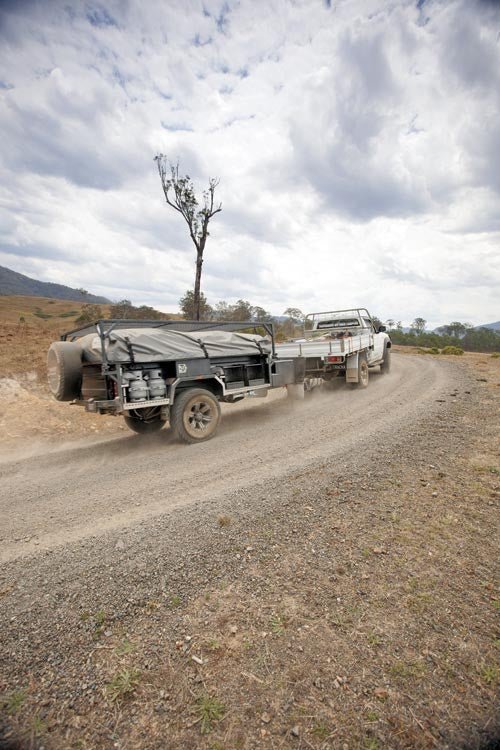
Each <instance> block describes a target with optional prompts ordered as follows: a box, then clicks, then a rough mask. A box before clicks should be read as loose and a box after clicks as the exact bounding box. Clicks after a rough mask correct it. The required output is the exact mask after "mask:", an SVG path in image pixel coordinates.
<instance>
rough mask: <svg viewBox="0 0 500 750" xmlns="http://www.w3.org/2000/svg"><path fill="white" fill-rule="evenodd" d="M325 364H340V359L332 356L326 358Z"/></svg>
mask: <svg viewBox="0 0 500 750" xmlns="http://www.w3.org/2000/svg"><path fill="white" fill-rule="evenodd" d="M326 361H327V362H342V357H333V356H332V355H330V356H328V357H327V358H326Z"/></svg>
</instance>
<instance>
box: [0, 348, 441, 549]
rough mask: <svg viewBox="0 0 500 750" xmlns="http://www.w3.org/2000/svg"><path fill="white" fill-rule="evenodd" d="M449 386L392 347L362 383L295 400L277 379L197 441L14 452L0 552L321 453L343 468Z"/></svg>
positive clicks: (71, 537)
mask: <svg viewBox="0 0 500 750" xmlns="http://www.w3.org/2000/svg"><path fill="white" fill-rule="evenodd" d="M447 389H449V376H448V372H447V368H446V367H443V366H442V365H439V364H438V363H437V362H436V361H435V360H432V359H430V358H423V357H420V358H417V359H408V358H404V357H401V358H400V361H399V362H398V366H397V367H396V368H393V372H392V373H390V374H388V375H380V374H379V373H378V372H375V371H374V372H373V374H372V376H371V381H370V385H369V388H368V389H356V390H355V391H354V390H350V389H348V388H347V387H346V386H344V387H343V388H342V389H341V390H340V391H336V392H334V393H331V392H328V393H324V392H321V393H320V392H313V393H311V394H310V395H309V396H308V397H307V399H306V401H305V402H304V403H300V404H298V403H294V404H291V403H290V402H289V401H288V399H286V396H285V395H284V393H285V392H284V389H280V390H279V391H277V392H275V393H273V394H271V398H269V397H268V399H266V400H263V399H248V400H247V401H245V402H243V403H241V404H238V405H228V406H226V407H225V408H224V414H223V420H222V425H221V429H220V431H219V434H218V435H217V436H216V438H215V439H214V440H212V441H210V442H207V443H205V444H201V445H198V446H189V447H188V446H186V445H184V444H179V443H176V442H174V440H173V438H172V436H171V435H170V433H169V431H168V430H164V431H162V432H161V433H159V434H157V435H155V436H152V437H148V438H144V436H135V435H132V434H128V433H127V434H126V435H124V436H123V437H122V438H119V439H115V440H111V441H106V442H101V443H96V442H95V441H94V442H93V443H91V444H86V445H85V444H83V445H78V446H77V447H72V446H71V444H70V445H66V446H65V445H61V446H60V447H59V449H56V450H53V449H52V452H50V453H48V454H47V453H45V454H44V453H42V454H41V455H31V456H29V458H25V457H20V458H19V459H17V460H14V461H13V460H12V459H11V460H10V461H8V462H7V463H3V464H0V481H1V483H2V492H1V495H2V499H1V502H0V514H1V516H2V521H3V522H2V533H1V538H0V542H1V549H0V561H2V562H5V561H7V560H12V559H15V558H16V557H19V556H21V555H26V554H33V553H35V554H36V553H37V552H39V551H41V550H46V549H51V548H52V547H55V546H59V545H63V544H65V543H67V542H70V541H77V540H79V539H82V538H86V537H89V536H96V535H100V534H103V533H104V532H107V531H112V530H115V529H120V528H123V527H126V526H130V525H133V524H136V523H138V522H139V521H141V520H144V519H147V518H150V517H151V516H155V515H160V514H163V513H166V512H167V513H168V512H169V511H171V510H172V509H174V508H178V507H180V506H184V505H189V504H192V503H197V502H201V501H206V500H209V499H213V498H216V497H220V496H223V495H224V494H225V493H227V492H234V491H236V490H238V489H240V488H245V487H251V486H252V485H255V484H257V483H260V482H262V481H263V480H265V479H266V477H272V478H274V479H278V478H280V477H284V476H285V475H286V474H287V473H288V472H290V471H292V470H297V469H303V468H305V467H307V466H309V465H310V464H312V463H315V462H321V461H323V460H325V459H327V460H329V461H331V462H335V461H336V460H338V457H340V456H342V457H343V458H342V460H343V461H344V462H345V467H346V468H347V469H348V467H349V458H348V454H349V451H352V452H353V454H355V453H357V451H358V450H359V442H360V440H361V441H365V440H367V439H371V440H373V441H375V442H374V444H376V443H378V442H379V441H380V440H383V436H384V434H386V433H391V434H394V433H395V432H397V431H398V430H400V429H402V428H406V429H407V428H408V427H409V425H410V424H411V422H412V420H414V419H415V418H416V417H418V416H419V415H421V414H422V411H423V410H425V409H428V408H429V406H432V408H434V407H435V404H436V398H439V397H440V396H442V395H443V394H445V393H446V391H447ZM67 408H68V411H69V410H70V409H71V407H69V406H68V407H67ZM14 499H15V501H14Z"/></svg>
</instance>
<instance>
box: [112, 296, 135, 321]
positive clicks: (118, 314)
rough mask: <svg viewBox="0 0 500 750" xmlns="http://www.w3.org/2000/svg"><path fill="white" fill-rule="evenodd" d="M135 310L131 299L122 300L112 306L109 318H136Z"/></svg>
mask: <svg viewBox="0 0 500 750" xmlns="http://www.w3.org/2000/svg"><path fill="white" fill-rule="evenodd" d="M134 310H135V308H134V306H133V304H132V302H131V301H130V300H129V299H121V300H119V301H118V302H115V303H114V304H113V305H111V307H110V308H109V316H110V318H111V319H115V318H116V319H117V320H125V319H127V318H133V317H134Z"/></svg>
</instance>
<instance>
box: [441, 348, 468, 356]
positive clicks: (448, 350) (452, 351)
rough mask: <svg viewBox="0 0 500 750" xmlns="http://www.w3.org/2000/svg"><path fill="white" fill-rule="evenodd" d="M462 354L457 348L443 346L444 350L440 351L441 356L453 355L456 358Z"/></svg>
mask: <svg viewBox="0 0 500 750" xmlns="http://www.w3.org/2000/svg"><path fill="white" fill-rule="evenodd" d="M463 353H464V350H463V349H461V348H460V347H459V346H445V347H444V349H442V350H441V354H455V355H457V356H462V354H463Z"/></svg>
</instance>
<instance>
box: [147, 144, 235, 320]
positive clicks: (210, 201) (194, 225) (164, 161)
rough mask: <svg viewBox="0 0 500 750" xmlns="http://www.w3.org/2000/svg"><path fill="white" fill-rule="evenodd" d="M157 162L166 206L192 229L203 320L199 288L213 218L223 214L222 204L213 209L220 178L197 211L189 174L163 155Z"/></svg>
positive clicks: (210, 186) (197, 302)
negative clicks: (183, 172) (221, 212)
mask: <svg viewBox="0 0 500 750" xmlns="http://www.w3.org/2000/svg"><path fill="white" fill-rule="evenodd" d="M155 162H156V165H157V168H158V174H159V176H160V180H161V185H162V189H163V194H164V196H165V201H166V202H167V205H169V206H170V207H171V208H173V209H174V210H175V211H177V212H178V213H180V214H181V216H182V218H183V219H184V221H185V222H186V224H187V226H188V230H189V236H190V237H191V240H192V242H193V244H194V246H195V248H196V275H195V286H194V306H195V311H196V319H197V320H199V319H200V287H201V269H202V265H203V253H204V250H205V245H206V242H207V237H208V236H209V232H208V224H209V221H210V219H211V218H212V216H215V214H218V213H219V212H220V211H222V203H219V204H218V205H217V206H216V207H214V203H215V191H216V189H217V187H218V185H219V179H218V178H216V177H211V178H210V179H209V182H208V190H206V191H205V192H204V193H203V208H201V209H200V208H198V206H199V204H198V200H197V198H196V195H195V192H194V186H193V183H192V181H191V178H190V177H189V175H185V176H182V175H180V174H179V162H177V163H176V164H172V163H171V162H170V161H169V160H168V158H167V157H166V156H165V155H164V154H157V155H156V156H155Z"/></svg>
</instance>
